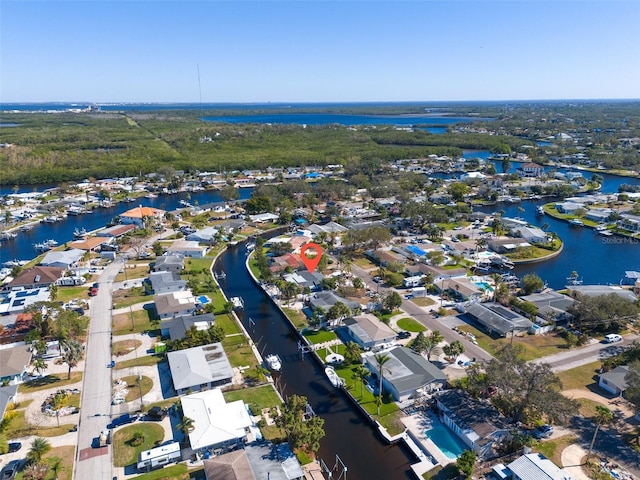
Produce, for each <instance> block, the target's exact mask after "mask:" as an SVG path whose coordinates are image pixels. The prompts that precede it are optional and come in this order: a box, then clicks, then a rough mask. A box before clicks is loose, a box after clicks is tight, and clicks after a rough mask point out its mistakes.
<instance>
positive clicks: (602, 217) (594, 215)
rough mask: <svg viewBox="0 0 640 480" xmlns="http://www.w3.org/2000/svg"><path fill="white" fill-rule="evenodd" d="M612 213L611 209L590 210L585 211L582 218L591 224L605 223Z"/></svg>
mask: <svg viewBox="0 0 640 480" xmlns="http://www.w3.org/2000/svg"><path fill="white" fill-rule="evenodd" d="M612 213H613V210H612V209H611V208H592V209H589V210H587V213H586V214H585V216H584V218H586V219H587V220H591V221H592V222H597V223H605V222H606V221H607V220H608V219H609V217H610V216H611V214H612Z"/></svg>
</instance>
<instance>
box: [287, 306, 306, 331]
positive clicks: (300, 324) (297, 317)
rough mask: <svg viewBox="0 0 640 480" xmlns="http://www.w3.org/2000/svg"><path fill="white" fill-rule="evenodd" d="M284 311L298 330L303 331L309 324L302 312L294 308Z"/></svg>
mask: <svg viewBox="0 0 640 480" xmlns="http://www.w3.org/2000/svg"><path fill="white" fill-rule="evenodd" d="M282 311H283V312H284V313H285V315H286V316H287V317H288V318H289V320H291V323H293V325H294V326H295V328H296V330H302V329H303V328H305V327H306V326H307V325H309V323H308V322H307V316H306V315H305V314H304V313H302V311H301V310H294V309H293V308H286V307H283V308H282Z"/></svg>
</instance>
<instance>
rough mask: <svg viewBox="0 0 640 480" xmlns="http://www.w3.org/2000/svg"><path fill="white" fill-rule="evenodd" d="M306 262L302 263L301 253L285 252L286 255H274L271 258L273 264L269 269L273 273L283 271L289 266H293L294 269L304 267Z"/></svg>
mask: <svg viewBox="0 0 640 480" xmlns="http://www.w3.org/2000/svg"><path fill="white" fill-rule="evenodd" d="M303 266H304V264H303V263H302V259H301V258H300V256H299V255H295V254H293V253H285V254H284V255H280V256H279V257H273V258H272V259H271V265H269V270H270V271H271V272H273V273H276V272H281V271H283V270H286V269H287V268H291V269H293V270H298V269H300V268H302V267H303Z"/></svg>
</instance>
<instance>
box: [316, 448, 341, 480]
mask: <svg viewBox="0 0 640 480" xmlns="http://www.w3.org/2000/svg"><path fill="white" fill-rule="evenodd" d="M320 467H321V468H322V470H324V472H325V473H326V474H327V476H328V477H329V480H332V479H333V474H334V473H337V474H338V476H337V477H335V480H347V470H348V469H347V466H346V465H345V464H344V462H343V461H342V459H341V458H340V457H339V456H338V454H337V453H336V463H335V465H334V466H333V468H331V469H330V468H329V467H327V464H326V463H325V462H324V460H322V459H320Z"/></svg>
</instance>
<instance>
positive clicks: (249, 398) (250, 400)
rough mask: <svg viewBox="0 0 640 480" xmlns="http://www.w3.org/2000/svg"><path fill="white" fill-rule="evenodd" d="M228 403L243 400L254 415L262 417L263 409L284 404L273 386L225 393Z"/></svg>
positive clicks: (261, 386)
mask: <svg viewBox="0 0 640 480" xmlns="http://www.w3.org/2000/svg"><path fill="white" fill-rule="evenodd" d="M224 398H225V400H226V401H227V402H235V401H236V400H243V401H244V403H246V404H247V405H249V407H250V408H251V412H253V414H254V415H260V412H261V411H262V409H263V408H271V407H276V406H278V405H281V404H282V400H280V397H279V396H278V394H277V393H276V391H275V390H274V388H273V385H271V384H268V385H260V386H258V387H252V388H243V389H241V390H231V391H229V392H225V393H224Z"/></svg>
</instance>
